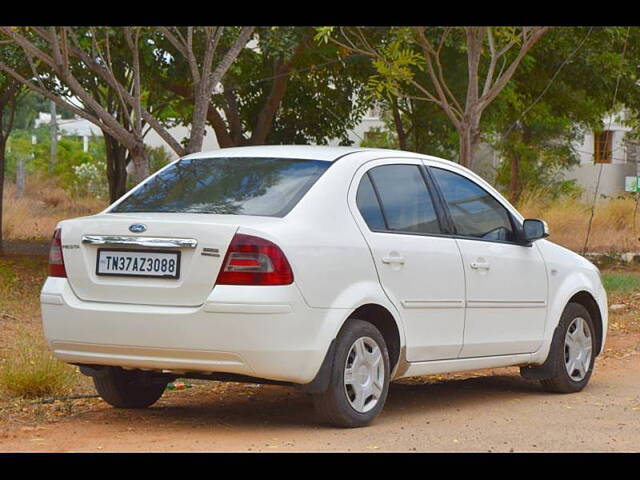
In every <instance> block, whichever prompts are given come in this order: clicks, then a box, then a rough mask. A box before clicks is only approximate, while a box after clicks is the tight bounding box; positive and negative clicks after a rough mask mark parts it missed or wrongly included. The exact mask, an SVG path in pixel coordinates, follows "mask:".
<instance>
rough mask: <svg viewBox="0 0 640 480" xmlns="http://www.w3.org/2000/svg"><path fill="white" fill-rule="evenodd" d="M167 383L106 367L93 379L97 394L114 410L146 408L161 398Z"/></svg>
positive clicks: (145, 374) (144, 373) (152, 376)
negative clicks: (114, 408)
mask: <svg viewBox="0 0 640 480" xmlns="http://www.w3.org/2000/svg"><path fill="white" fill-rule="evenodd" d="M167 383H168V382H167V381H165V380H164V379H162V378H161V377H159V376H154V375H152V374H149V373H147V372H138V371H130V370H123V369H121V368H118V367H107V368H105V369H104V370H102V371H101V372H100V374H99V375H96V376H94V377H93V384H94V385H95V387H96V390H97V391H98V394H99V395H100V397H102V399H103V400H104V401H105V402H107V403H108V404H109V405H111V406H113V407H116V408H146V407H148V406H150V405H153V404H154V403H156V401H157V400H158V399H159V398H160V397H161V396H162V394H163V393H164V390H165V388H166V387H167Z"/></svg>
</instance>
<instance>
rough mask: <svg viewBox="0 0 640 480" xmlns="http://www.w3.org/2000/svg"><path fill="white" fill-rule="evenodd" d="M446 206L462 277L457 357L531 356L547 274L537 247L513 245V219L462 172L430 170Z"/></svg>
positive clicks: (537, 338) (539, 338)
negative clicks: (461, 323) (462, 314)
mask: <svg viewBox="0 0 640 480" xmlns="http://www.w3.org/2000/svg"><path fill="white" fill-rule="evenodd" d="M429 171H430V173H431V175H432V176H433V179H434V180H435V183H436V184H437V186H438V189H439V191H440V193H441V195H442V197H443V198H444V201H445V204H446V206H447V208H448V213H449V215H450V220H451V222H452V224H453V225H452V226H453V228H454V229H455V235H456V242H457V244H458V246H459V248H460V252H461V254H462V260H463V263H464V271H465V278H466V305H467V312H466V322H465V329H464V345H463V347H462V351H461V352H460V356H461V357H480V356H493V355H506V354H517V353H530V352H534V351H536V350H537V349H538V347H539V346H540V344H541V342H542V337H543V333H544V324H545V320H546V312H547V302H546V299H547V274H546V268H545V264H544V260H543V259H542V256H541V255H540V252H539V251H538V248H537V246H536V245H535V244H533V245H529V246H524V245H521V244H519V243H518V242H517V241H516V227H517V225H516V223H515V222H516V221H517V220H516V219H515V218H514V217H513V215H512V214H511V213H510V212H509V211H508V209H507V208H506V207H505V206H504V205H502V203H501V202H500V201H498V200H497V199H496V198H495V197H494V196H493V195H491V194H490V193H489V192H488V191H487V190H486V189H484V188H483V187H481V186H480V185H478V183H476V182H474V181H473V180H472V179H470V178H468V177H467V176H465V175H464V174H463V172H461V171H455V172H454V171H451V170H449V169H444V168H438V167H435V166H431V167H430V168H429Z"/></svg>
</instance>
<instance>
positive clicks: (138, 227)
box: [129, 223, 147, 233]
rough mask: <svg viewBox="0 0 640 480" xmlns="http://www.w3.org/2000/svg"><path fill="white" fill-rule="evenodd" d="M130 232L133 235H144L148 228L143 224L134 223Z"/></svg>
mask: <svg viewBox="0 0 640 480" xmlns="http://www.w3.org/2000/svg"><path fill="white" fill-rule="evenodd" d="M129 231H130V232H133V233H142V232H146V231H147V226H146V225H144V224H142V223H134V224H133V225H131V226H130V227H129Z"/></svg>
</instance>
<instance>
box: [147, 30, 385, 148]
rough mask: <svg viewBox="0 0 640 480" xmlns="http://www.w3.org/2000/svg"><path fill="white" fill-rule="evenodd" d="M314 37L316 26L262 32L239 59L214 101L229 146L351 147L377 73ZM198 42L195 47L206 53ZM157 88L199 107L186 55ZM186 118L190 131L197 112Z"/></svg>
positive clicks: (211, 119) (218, 127)
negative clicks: (331, 143)
mask: <svg viewBox="0 0 640 480" xmlns="http://www.w3.org/2000/svg"><path fill="white" fill-rule="evenodd" d="M314 34H315V29H314V28H311V27H260V28H257V29H256V31H255V35H254V37H253V41H252V43H251V47H250V48H245V49H243V50H242V52H241V53H240V54H239V55H238V58H237V60H236V62H235V63H234V64H233V66H232V67H231V68H230V69H229V70H228V72H227V74H226V75H225V77H224V78H223V79H222V81H221V83H220V88H219V89H217V90H215V91H214V93H213V96H212V98H211V102H210V105H209V109H208V112H207V121H208V123H209V124H210V125H211V127H212V128H213V130H214V132H215V135H216V138H217V141H218V144H219V145H220V146H221V147H223V148H224V147H233V146H242V145H264V144H265V143H269V144H281V143H310V142H315V143H326V141H327V140H328V139H330V138H340V139H341V141H343V142H348V134H347V132H348V130H349V129H350V128H353V127H354V126H355V125H356V123H357V121H358V120H359V118H360V117H361V116H362V114H363V113H364V111H365V109H366V107H367V106H368V104H369V103H370V102H369V101H368V100H367V99H365V97H364V95H363V94H364V91H365V86H366V82H367V80H368V77H369V75H371V74H373V73H374V72H373V70H371V68H370V64H369V62H368V60H367V59H365V58H360V57H362V56H361V55H349V54H348V53H347V55H346V56H345V55H344V52H339V49H338V48H337V47H336V46H335V45H333V44H328V45H326V44H325V45H319V44H318V43H316V42H314V41H313V35H314ZM164 38H169V37H168V36H167V35H164ZM195 40H196V39H195V38H194V43H193V48H194V49H195V50H196V51H198V50H199V49H200V50H201V49H202V47H201V46H199V45H198V44H197V43H196V41H195ZM162 41H163V39H162V38H160V39H159V42H162ZM164 42H165V43H167V41H166V40H164ZM171 47H172V46H171V45H170V44H169V45H165V46H163V49H164V48H166V49H167V50H169V49H170V48H171ZM156 81H157V82H158V83H161V84H162V85H163V87H164V88H165V89H166V90H168V91H171V92H173V93H175V94H176V95H177V96H178V97H180V98H182V99H185V101H186V102H187V103H186V106H188V104H189V103H190V102H192V98H193V91H194V89H193V87H192V84H193V81H192V77H191V74H190V68H189V65H188V62H187V59H186V57H185V56H184V55H176V57H175V59H174V61H172V62H171V63H170V64H168V65H167V69H166V70H165V71H164V72H162V75H161V76H160V77H159V78H157V79H156ZM179 113H180V114H181V116H182V118H183V119H184V120H183V123H185V124H188V121H189V118H190V114H191V112H190V110H189V109H188V108H184V107H183V108H181V109H180V110H179Z"/></svg>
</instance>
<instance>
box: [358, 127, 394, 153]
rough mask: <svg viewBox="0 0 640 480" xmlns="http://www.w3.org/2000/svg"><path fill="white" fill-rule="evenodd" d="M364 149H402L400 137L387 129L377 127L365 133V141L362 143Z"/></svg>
mask: <svg viewBox="0 0 640 480" xmlns="http://www.w3.org/2000/svg"><path fill="white" fill-rule="evenodd" d="M360 146H361V147H364V148H390V149H398V148H400V143H399V142H398V136H397V135H396V134H394V133H393V132H392V131H391V130H387V129H386V128H385V129H383V128H379V127H375V128H372V129H370V130H368V131H366V132H365V133H364V139H363V140H362V141H361V142H360Z"/></svg>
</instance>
